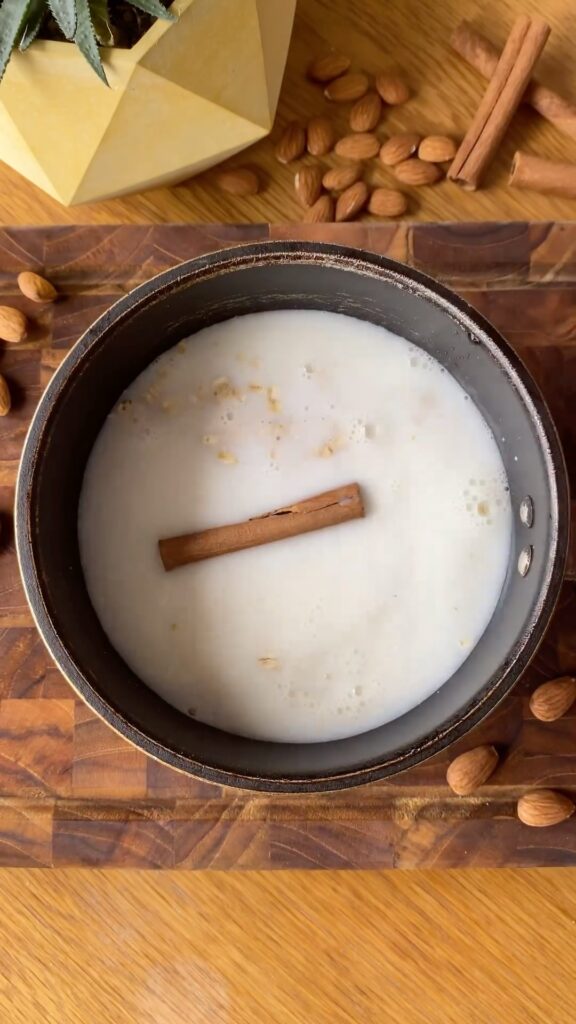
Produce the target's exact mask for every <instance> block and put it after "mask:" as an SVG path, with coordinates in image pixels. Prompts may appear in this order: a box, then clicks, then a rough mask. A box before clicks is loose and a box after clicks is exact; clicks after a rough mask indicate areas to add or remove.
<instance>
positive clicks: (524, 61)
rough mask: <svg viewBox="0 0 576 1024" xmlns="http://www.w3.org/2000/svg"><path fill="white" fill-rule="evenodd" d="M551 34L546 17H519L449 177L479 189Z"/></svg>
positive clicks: (471, 187) (459, 149)
mask: <svg viewBox="0 0 576 1024" xmlns="http://www.w3.org/2000/svg"><path fill="white" fill-rule="evenodd" d="M549 34H550V26H549V25H547V24H546V22H545V21H544V20H543V19H542V18H528V17H526V16H525V15H521V16H520V17H519V18H517V19H516V21H515V22H514V25H513V27H512V31H511V32H510V35H509V36H508V39H507V40H506V45H505V46H504V49H503V50H502V54H501V56H500V59H499V61H498V64H497V65H496V69H495V71H494V74H493V75H492V77H491V79H490V81H489V83H488V86H487V88H486V92H485V93H484V96H483V97H482V100H481V102H480V105H479V107H478V110H477V111H476V114H475V115H474V117H473V118H472V122H471V124H470V127H469V128H468V131H467V132H466V135H465V136H464V138H463V140H462V142H461V144H460V146H459V148H458V152H457V153H456V156H455V157H454V160H453V161H452V164H451V166H450V169H449V171H448V177H449V178H451V179H452V180H453V181H459V182H460V183H461V184H462V185H464V187H465V188H470V189H475V188H477V186H478V185H479V183H480V180H481V178H482V175H483V173H484V171H485V170H486V168H487V166H488V164H489V163H490V161H491V160H492V158H493V157H494V156H495V154H496V151H497V149H498V146H499V145H500V143H501V141H502V139H503V137H504V134H505V132H506V129H507V127H508V125H509V123H510V121H511V120H512V117H513V115H514V111H515V110H516V108H517V107H518V105H519V104H520V102H521V100H522V96H523V94H524V91H525V89H526V86H527V85H528V82H529V81H530V77H531V75H532V70H533V68H534V65H535V64H536V61H537V60H538V57H539V56H540V54H541V52H542V50H543V49H544V45H545V43H546V40H547V38H548V36H549Z"/></svg>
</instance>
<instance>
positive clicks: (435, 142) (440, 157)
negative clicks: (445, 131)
mask: <svg viewBox="0 0 576 1024" xmlns="http://www.w3.org/2000/svg"><path fill="white" fill-rule="evenodd" d="M457 149H458V146H457V145H456V143H455V142H454V139H451V138H450V137H449V136H448V135H427V136H426V138H425V139H422V142H421V143H420V146H419V147H418V156H419V157H420V160H427V161H428V162H429V163H431V164H443V163H445V162H446V161H447V160H453V159H454V157H455V156H456V150H457Z"/></svg>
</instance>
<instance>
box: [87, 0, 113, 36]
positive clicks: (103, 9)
mask: <svg viewBox="0 0 576 1024" xmlns="http://www.w3.org/2000/svg"><path fill="white" fill-rule="evenodd" d="M90 17H91V18H92V24H93V25H94V32H95V34H96V39H97V40H98V42H99V43H100V46H114V33H113V32H112V25H111V24H110V15H109V12H108V0H90Z"/></svg>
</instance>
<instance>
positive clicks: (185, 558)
mask: <svg viewBox="0 0 576 1024" xmlns="http://www.w3.org/2000/svg"><path fill="white" fill-rule="evenodd" d="M363 515H364V504H363V501H362V494H361V492H360V488H359V487H358V484H345V485H344V486H343V487H337V488H336V489H335V490H333V491H325V492H324V493H323V494H316V495H314V497H312V498H305V499H304V500H303V501H297V502H294V504H293V505H286V506H285V507H284V508H277V509H275V510H274V511H273V512H266V513H265V514H264V515H262V516H256V517H255V518H254V519H247V520H245V521H244V522H242V523H232V524H230V525H229V526H216V527H213V528H211V529H208V530H200V531H199V532H198V533H186V534H183V535H182V536H180V537H167V538H165V539H164V540H159V541H158V548H159V551H160V557H161V559H162V564H163V565H164V568H165V570H166V572H170V571H171V570H172V569H177V568H178V567H179V566H181V565H188V564H189V563H190V562H201V561H203V560H204V559H205V558H215V557H216V556H217V555H227V554H229V553H230V552H231V551H242V550H243V549H244V548H254V547H258V546H259V545H260V544H270V543H272V541H275V540H284V539H285V538H286V537H296V536H298V534H301V533H310V532H311V531H313V530H322V529H324V527H325V526H336V525H337V524H338V523H345V522H348V520H350V519H360V518H362V516H363Z"/></svg>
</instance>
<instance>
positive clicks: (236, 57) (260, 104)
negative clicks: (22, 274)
mask: <svg viewBox="0 0 576 1024" xmlns="http://www.w3.org/2000/svg"><path fill="white" fill-rule="evenodd" d="M295 7H296V0H175V2H174V3H173V4H172V7H171V10H172V11H173V12H174V13H175V14H177V15H178V21H176V22H166V21H157V22H155V24H154V25H152V27H151V28H150V29H149V30H148V32H146V34H145V35H144V36H143V37H142V39H140V40H139V42H138V43H137V44H136V45H135V46H134V47H132V49H131V50H120V49H116V48H110V49H108V48H102V50H101V51H100V52H101V55H102V59H103V63H104V66H105V69H106V74H107V76H108V81H109V83H110V88H109V89H107V88H106V86H105V85H103V83H102V82H101V81H100V80H99V79H98V78H97V77H96V75H95V73H94V72H93V71H92V69H91V68H90V67H89V65H88V64H87V63H86V61H85V59H84V57H83V56H82V55H81V53H80V52H79V51H78V50H77V49H76V47H75V46H73V45H72V44H71V43H57V42H49V41H37V42H35V43H33V45H32V46H31V47H30V49H29V50H27V51H26V53H18V52H16V53H15V54H14V55H13V57H12V59H11V61H10V63H9V65H8V69H7V71H6V75H5V77H4V79H3V81H2V84H1V85H0V160H3V161H4V162H5V163H7V164H9V165H10V166H11V167H13V168H14V169H15V170H17V171H19V172H20V174H23V175H24V177H26V178H29V180H30V181H33V182H34V183H35V184H36V185H38V186H39V187H40V188H41V189H43V190H44V191H45V192H48V194H49V195H51V196H54V197H55V198H56V199H59V200H60V202H62V203H64V204H65V205H67V206H68V205H72V204H73V203H85V202H90V201H93V200H96V199H104V198H107V197H109V196H117V195H121V194H122V193H126V192H134V191H137V190H140V189H144V188H151V187H152V186H155V185H166V184H170V183H172V182H176V181H181V180H182V179H183V178H187V177H189V176H190V175H192V174H196V173H198V172H199V171H202V170H205V169H206V168H207V167H211V166H212V165H213V164H216V163H219V162H220V161H221V160H224V159H225V158H226V157H228V156H231V155H232V154H233V153H237V152H239V151H240V150H241V149H244V148H245V147H246V146H250V145H252V143H254V142H256V141H257V140H258V139H260V138H262V137H263V136H264V135H267V134H268V132H269V131H270V129H271V127H272V124H273V121H274V114H275V111H276V104H277V102H278V94H279V92H280V85H281V82H282V76H283V74H284V65H285V62H286V56H287V53H288V46H289V43H290V34H291V31H292V22H293V19H294V10H295Z"/></svg>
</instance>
